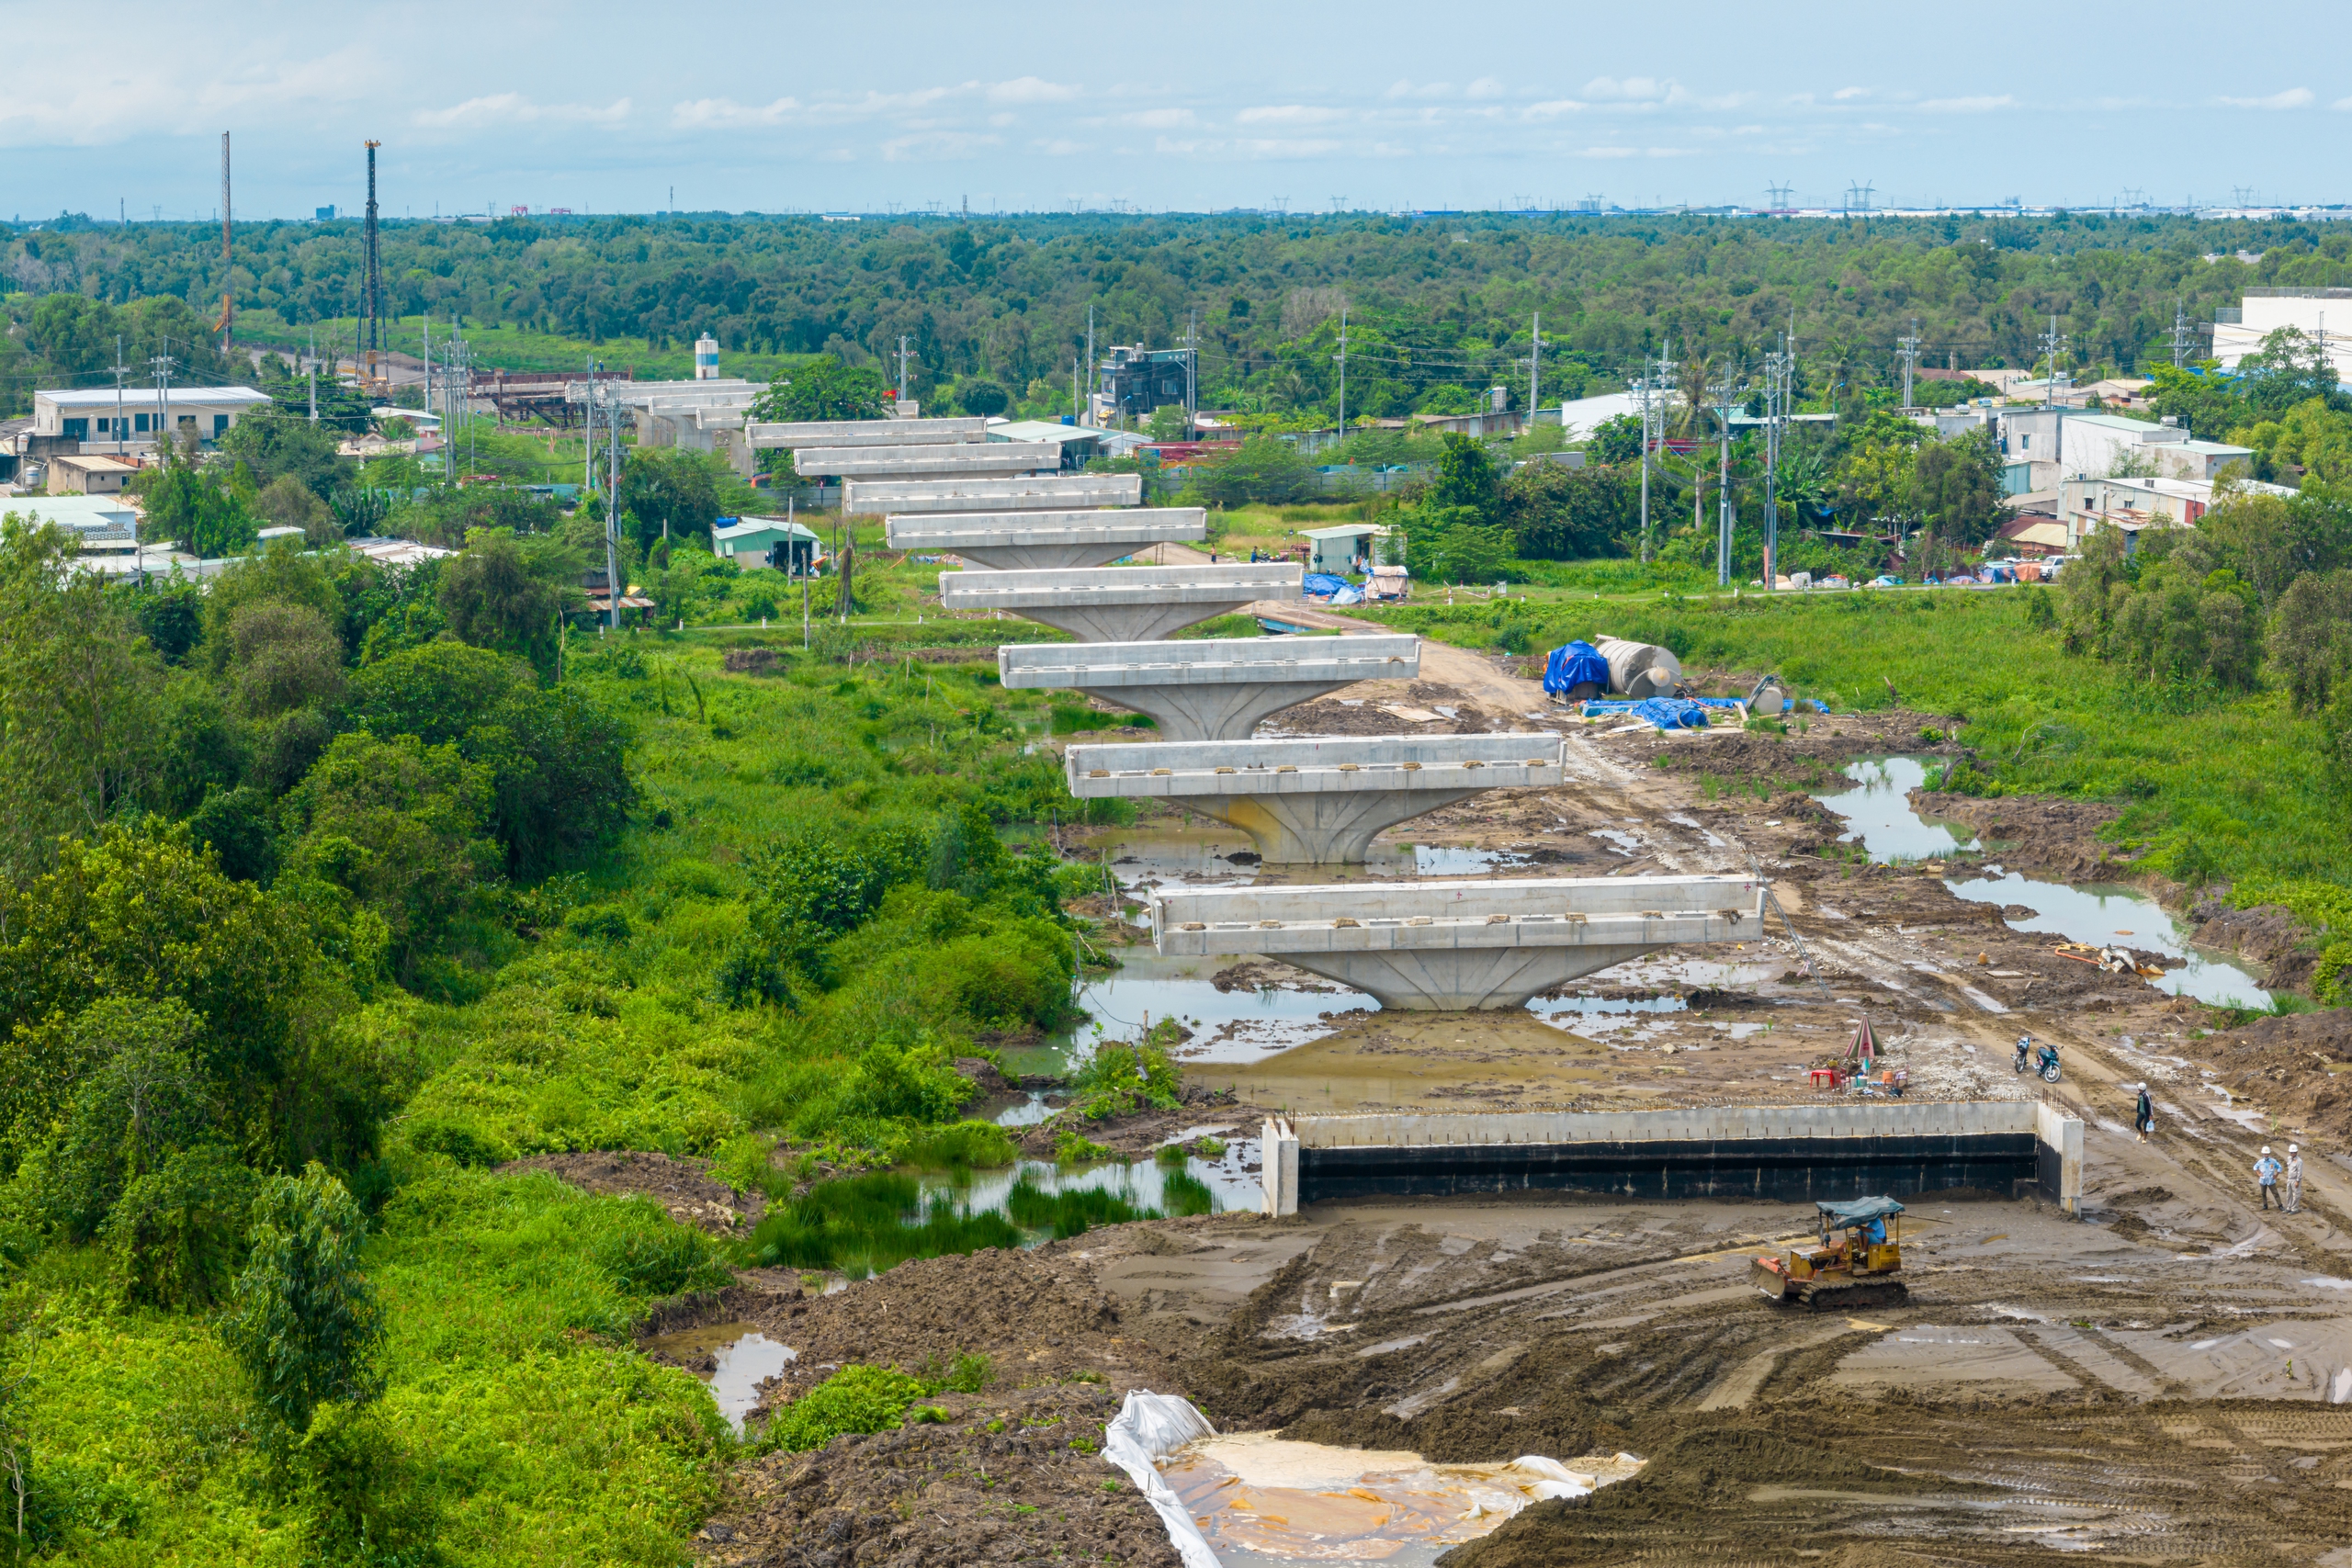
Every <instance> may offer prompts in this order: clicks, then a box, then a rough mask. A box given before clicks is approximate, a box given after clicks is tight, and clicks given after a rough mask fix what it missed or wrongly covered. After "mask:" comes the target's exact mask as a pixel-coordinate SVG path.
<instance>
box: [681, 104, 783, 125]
mask: <svg viewBox="0 0 2352 1568" xmlns="http://www.w3.org/2000/svg"><path fill="white" fill-rule="evenodd" d="M800 111H801V104H800V100H799V99H798V98H778V99H776V100H775V102H774V103H767V104H739V103H737V102H736V101H735V100H734V99H732V98H695V99H691V100H689V101H688V102H685V103H683V104H673V105H672V106H671V108H670V123H671V124H673V125H676V126H681V127H685V128H688V129H693V130H731V129H733V128H735V127H738V126H746V125H782V124H783V123H784V122H785V121H786V119H789V118H795V117H797V115H798V114H799V113H800Z"/></svg>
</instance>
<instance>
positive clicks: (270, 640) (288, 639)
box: [222, 599, 344, 718]
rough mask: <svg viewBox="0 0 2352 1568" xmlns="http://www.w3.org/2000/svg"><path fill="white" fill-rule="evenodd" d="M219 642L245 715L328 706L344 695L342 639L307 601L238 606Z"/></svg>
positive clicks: (273, 714) (264, 715) (272, 715)
mask: <svg viewBox="0 0 2352 1568" xmlns="http://www.w3.org/2000/svg"><path fill="white" fill-rule="evenodd" d="M222 643H223V645H224V646H225V647H226V648H227V649H228V676H229V681H230V684H231V689H232V691H233V692H234V693H235V694H236V700H237V705H238V707H239V708H240V709H241V710H242V711H243V713H244V715H245V716H247V717H248V718H276V717H277V716H279V715H281V714H284V713H288V712H290V711H291V710H293V709H295V708H300V707H311V706H318V705H333V704H334V703H335V702H337V701H339V700H341V698H342V696H343V690H344V676H343V639H342V638H341V637H337V636H335V634H334V626H330V625H329V624H328V622H327V618H326V617H325V616H324V615H320V614H319V612H318V611H316V610H314V609H312V608H311V606H310V605H308V604H288V603H286V602H285V601H283V600H277V599H261V600H254V601H250V602H248V603H246V604H241V605H239V606H238V607H237V609H236V611H235V613H234V615H232V618H231V619H230V622H229V627H228V636H227V637H224V638H223V639H222Z"/></svg>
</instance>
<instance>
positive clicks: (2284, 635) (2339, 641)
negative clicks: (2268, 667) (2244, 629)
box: [2269, 570, 2352, 714]
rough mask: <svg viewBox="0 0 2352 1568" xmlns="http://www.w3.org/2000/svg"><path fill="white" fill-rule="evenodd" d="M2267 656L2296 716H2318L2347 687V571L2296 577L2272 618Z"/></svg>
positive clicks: (2350, 640) (2351, 615)
mask: <svg viewBox="0 0 2352 1568" xmlns="http://www.w3.org/2000/svg"><path fill="white" fill-rule="evenodd" d="M2269 652H2270V662H2271V663H2272V664H2273V665H2274V666H2276V667H2277V669H2278V671H2279V673H2280V674H2282V675H2283V676H2285V677H2286V682H2287V694H2288V696H2289V697H2290V700H2292V702H2293V703H2294V705H2295V708H2296V711H2297V712H2299V713H2307V714H2315V713H2319V712H2321V711H2322V710H2324V708H2326V707H2327V706H2328V705H2329V704H2330V703H2331V702H2332V701H2333V700H2334V699H2335V696H2336V694H2337V693H2338V690H2339V689H2340V688H2344V687H2346V686H2347V685H2352V570H2335V571H2329V572H2313V573H2311V574H2310V575H2307V576H2303V577H2299V578H2297V579H2296V580H2295V581H2294V583H2293V585H2292V586H2290V588H2289V589H2288V590H2287V592H2286V593H2285V594H2284V595H2283V596H2282V597H2281V598H2280V599H2279V601H2278V614H2277V615H2275V616H2274V617H2272V620H2271V625H2270V637H2269Z"/></svg>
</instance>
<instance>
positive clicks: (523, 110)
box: [411, 93, 629, 130]
mask: <svg viewBox="0 0 2352 1568" xmlns="http://www.w3.org/2000/svg"><path fill="white" fill-rule="evenodd" d="M628 110H629V101H628V99H627V98H616V99H614V100H613V101H612V102H611V103H609V104H606V105H605V106H604V107H602V108H599V107H596V106H595V105H594V104H542V103H535V102H533V101H532V100H531V99H529V98H526V97H525V96H523V95H522V94H520V93H492V94H491V95H489V96H486V97H480V98H468V99H467V100H466V101H465V102H464V103H462V104H452V105H450V106H449V107H447V108H446V109H419V110H417V112H416V113H415V114H414V115H413V116H412V117H411V118H413V120H414V121H415V122H416V123H417V124H419V125H422V126H428V127H431V128H432V129H434V130H484V129H486V128H488V127H491V126H494V125H545V124H555V125H616V124H618V123H619V122H620V121H622V120H625V119H627V118H628Z"/></svg>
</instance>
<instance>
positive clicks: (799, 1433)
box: [765, 1363, 924, 1453]
mask: <svg viewBox="0 0 2352 1568" xmlns="http://www.w3.org/2000/svg"><path fill="white" fill-rule="evenodd" d="M923 1392H924V1391H923V1386H922V1383H920V1382H916V1381H915V1380H914V1379H913V1378H910V1377H909V1376H908V1375H907V1374H906V1373H904V1372H901V1371H892V1370H890V1369H889V1368H887V1367H866V1366H859V1365H856V1364H854V1363H853V1364H852V1365H849V1366H846V1367H843V1368H842V1370H841V1371H837V1372H835V1373H834V1374H833V1375H832V1376H831V1377H829V1378H827V1379H826V1380H825V1381H824V1382H820V1383H819V1384H818V1385H817V1386H816V1387H815V1388H812V1389H810V1390H809V1392H808V1393H804V1394H802V1395H801V1396H800V1397H799V1398H798V1399H796V1400H794V1401H793V1402H792V1403H791V1404H787V1405H786V1406H785V1407H784V1408H783V1409H782V1410H780V1411H778V1412H777V1413H776V1414H775V1416H773V1417H771V1418H770V1419H769V1421H768V1426H767V1433H766V1438H765V1446H766V1447H768V1448H770V1449H780V1450H784V1451H785V1452H786V1453H806V1452H808V1451H809V1450H811V1449H821V1448H823V1447H824V1446H825V1445H826V1444H827V1443H830V1442H831V1441H832V1440H833V1439H834V1438H838V1437H840V1436H842V1434H844V1433H848V1432H887V1431H888V1430H889V1429H890V1428H891V1427H896V1426H897V1425H898V1424H899V1416H901V1415H903V1414H904V1413H905V1411H906V1408H907V1406H908V1405H910V1404H913V1403H914V1402H915V1401H916V1400H918V1399H920V1398H922V1395H923Z"/></svg>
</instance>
